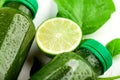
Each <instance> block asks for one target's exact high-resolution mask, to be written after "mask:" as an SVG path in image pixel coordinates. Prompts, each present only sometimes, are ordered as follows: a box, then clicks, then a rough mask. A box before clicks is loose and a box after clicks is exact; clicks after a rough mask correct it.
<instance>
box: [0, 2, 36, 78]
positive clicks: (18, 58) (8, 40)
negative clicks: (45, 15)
mask: <svg viewBox="0 0 120 80" xmlns="http://www.w3.org/2000/svg"><path fill="white" fill-rule="evenodd" d="M37 9H38V4H37V1H36V0H6V1H5V3H4V4H3V7H2V8H0V80H16V79H17V77H18V75H19V72H20V70H21V67H22V65H23V63H24V61H25V59H26V57H27V54H28V51H29V49H30V47H31V44H32V42H33V39H34V35H35V27H34V24H33V22H32V19H33V18H34V17H35V15H36V12H37Z"/></svg>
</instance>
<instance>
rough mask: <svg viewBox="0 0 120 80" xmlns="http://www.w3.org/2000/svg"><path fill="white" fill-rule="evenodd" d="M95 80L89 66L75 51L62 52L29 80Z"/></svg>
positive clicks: (94, 75)
mask: <svg viewBox="0 0 120 80" xmlns="http://www.w3.org/2000/svg"><path fill="white" fill-rule="evenodd" d="M39 79H40V80H96V74H95V72H94V71H93V69H92V68H91V66H90V65H89V64H88V63H87V62H86V60H84V59H83V58H82V57H80V56H79V55H76V54H75V53H72V52H69V53H63V54H60V55H58V56H56V57H55V58H54V59H53V60H52V61H51V62H49V63H48V64H47V65H45V66H44V67H43V68H42V69H41V70H39V71H38V72H37V73H36V74H35V75H33V76H32V77H31V80H39Z"/></svg>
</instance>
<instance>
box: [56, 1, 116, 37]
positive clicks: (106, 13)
mask: <svg viewBox="0 0 120 80" xmlns="http://www.w3.org/2000/svg"><path fill="white" fill-rule="evenodd" d="M55 2H56V3H57V6H58V14H57V16H58V17H65V18H69V19H71V20H73V21H74V22H76V23H77V24H78V25H79V26H80V27H81V28H82V31H83V34H84V35H85V34H90V33H93V32H95V31H96V30H98V29H99V28H100V27H101V26H102V25H103V24H104V23H105V22H106V21H107V20H108V19H109V18H110V16H111V14H112V13H113V12H114V11H115V6H114V3H113V1H112V0H55Z"/></svg>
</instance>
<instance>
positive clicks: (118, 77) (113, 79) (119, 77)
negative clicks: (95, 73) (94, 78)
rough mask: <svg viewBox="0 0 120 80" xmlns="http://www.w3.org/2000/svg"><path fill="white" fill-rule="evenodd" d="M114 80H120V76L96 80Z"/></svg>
mask: <svg viewBox="0 0 120 80" xmlns="http://www.w3.org/2000/svg"><path fill="white" fill-rule="evenodd" d="M115 79H120V75H118V76H113V77H107V78H99V79H98V80H115Z"/></svg>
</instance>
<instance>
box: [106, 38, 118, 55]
mask: <svg viewBox="0 0 120 80" xmlns="http://www.w3.org/2000/svg"><path fill="white" fill-rule="evenodd" d="M106 47H107V49H108V50H109V51H110V53H111V55H112V56H113V57H114V56H116V55H118V54H120V38H116V39H114V40H112V41H110V42H109V43H108V44H107V45H106Z"/></svg>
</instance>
